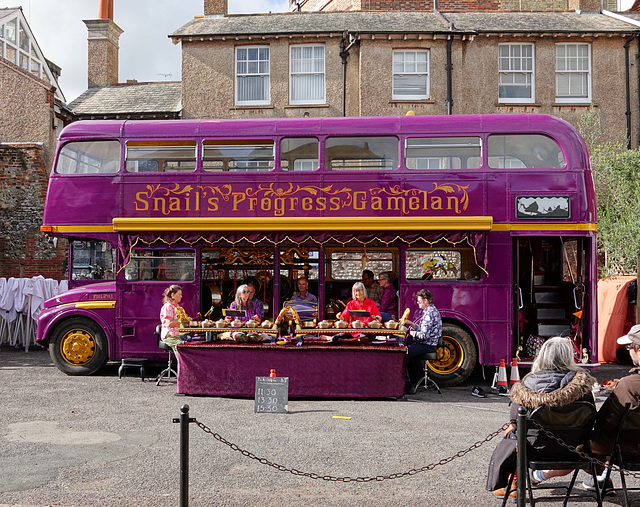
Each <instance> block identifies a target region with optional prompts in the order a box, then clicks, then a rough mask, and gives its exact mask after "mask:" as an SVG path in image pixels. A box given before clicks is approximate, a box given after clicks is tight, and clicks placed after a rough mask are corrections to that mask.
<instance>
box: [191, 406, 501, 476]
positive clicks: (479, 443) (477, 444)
mask: <svg viewBox="0 0 640 507" xmlns="http://www.w3.org/2000/svg"><path fill="white" fill-rule="evenodd" d="M193 422H195V424H196V425H197V426H198V427H199V428H200V429H201V430H202V431H204V432H205V433H209V434H210V435H211V436H213V438H215V439H216V440H218V441H219V442H221V443H223V444H224V445H227V446H229V448H231V449H232V450H234V451H237V452H239V453H241V454H242V455H243V456H246V457H247V458H251V459H254V460H256V461H257V462H258V463H261V464H262V465H267V466H270V467H273V468H275V469H276V470H280V471H281V472H290V473H292V474H293V475H300V476H302V477H308V478H309V479H321V480H323V481H333V482H371V481H384V480H387V479H398V478H400V477H406V476H408V475H416V474H418V473H420V472H426V471H428V470H433V469H434V468H436V467H438V466H442V465H446V464H447V463H450V462H452V461H453V460H454V459H457V458H461V457H463V456H464V455H465V454H467V453H469V452H471V451H473V450H475V449H478V448H479V447H481V446H483V445H484V444H486V443H487V442H489V441H491V440H493V439H494V438H495V437H496V436H498V435H500V434H501V433H503V432H504V431H505V430H506V429H507V428H508V427H509V426H510V424H511V423H506V424H504V425H502V427H501V428H499V429H497V430H496V431H494V432H493V433H490V434H489V435H487V436H486V437H485V438H484V439H482V440H478V441H477V442H475V443H474V444H472V445H471V446H470V447H468V448H467V449H464V450H462V451H458V452H457V453H456V454H454V455H453V456H449V457H448V458H444V459H441V460H440V461H438V462H437V463H431V464H429V465H425V466H423V467H421V468H412V469H411V470H407V471H406V472H399V473H395V474H389V475H377V476H375V477H356V478H353V477H334V476H332V475H319V474H316V473H313V472H302V471H300V470H297V469H295V468H288V467H286V466H284V465H280V464H278V463H274V462H272V461H269V460H268V459H266V458H260V457H258V456H256V455H255V454H253V453H252V452H250V451H246V450H244V449H241V448H240V447H238V446H237V445H236V444H234V443H231V442H229V441H228V440H227V439H225V438H224V437H222V436H220V435H219V434H218V433H215V432H214V431H212V430H211V429H210V428H208V427H207V426H205V425H204V424H202V423H201V422H200V421H198V420H196V419H193Z"/></svg>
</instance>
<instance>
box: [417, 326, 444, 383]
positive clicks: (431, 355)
mask: <svg viewBox="0 0 640 507" xmlns="http://www.w3.org/2000/svg"><path fill="white" fill-rule="evenodd" d="M443 346H444V342H443V339H442V336H440V339H439V340H438V345H437V348H436V350H435V352H427V353H426V354H422V355H421V356H417V357H416V359H415V360H416V361H420V362H421V363H422V368H423V370H424V376H423V377H422V378H421V379H420V381H419V382H418V385H417V386H416V388H418V387H420V386H421V385H423V384H424V388H425V389H429V387H433V388H434V389H435V390H436V391H438V394H442V391H440V387H439V386H438V384H436V381H435V380H433V379H432V378H431V377H430V376H429V363H428V362H429V361H437V360H438V357H442V351H441V349H442V347H443Z"/></svg>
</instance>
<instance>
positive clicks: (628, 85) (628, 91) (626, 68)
mask: <svg viewBox="0 0 640 507" xmlns="http://www.w3.org/2000/svg"><path fill="white" fill-rule="evenodd" d="M636 37H637V35H636V34H635V33H634V34H633V35H632V36H631V38H630V39H629V40H628V41H627V42H625V43H624V74H625V92H626V97H625V101H626V111H625V115H626V116H627V149H628V150H630V149H631V83H630V80H631V75H630V74H631V73H630V70H629V45H630V44H631V42H633V39H635V38H636Z"/></svg>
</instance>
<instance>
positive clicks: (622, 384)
mask: <svg viewBox="0 0 640 507" xmlns="http://www.w3.org/2000/svg"><path fill="white" fill-rule="evenodd" d="M618 343H619V344H620V345H624V346H626V348H627V350H628V351H629V355H630V356H631V360H632V361H633V364H634V368H632V369H631V370H630V371H631V373H632V374H631V375H627V376H626V377H624V378H622V379H620V380H619V381H618V383H617V384H616V387H615V388H614V389H613V391H611V394H610V395H609V397H608V398H607V400H606V401H605V402H604V403H603V405H602V407H600V410H599V411H598V415H597V417H596V422H595V425H594V428H593V432H592V434H591V452H592V453H593V454H594V455H595V457H596V458H598V459H599V460H600V461H605V460H608V459H610V457H611V452H612V451H613V443H614V439H615V437H616V433H617V432H618V426H619V425H620V422H621V421H622V418H623V416H624V415H625V414H626V413H627V412H628V411H630V410H637V409H638V407H640V375H638V373H639V371H640V324H636V325H635V326H633V327H632V328H631V329H630V330H629V333H628V334H626V335H624V336H621V337H620V338H618ZM634 445H635V446H636V448H635V449H634V450H633V451H631V449H629V446H627V445H625V448H624V452H625V454H626V455H629V456H634V457H635V454H638V455H640V446H638V443H637V442H634ZM598 472H599V473H601V472H603V470H602V467H600V469H599V470H598ZM592 482H593V479H592V478H591V477H590V478H589V479H587V481H585V483H584V486H585V487H586V488H587V489H593V488H594V485H593V484H592ZM598 482H599V486H600V488H602V486H603V485H604V476H601V477H598ZM610 488H611V489H612V484H608V485H607V489H610Z"/></svg>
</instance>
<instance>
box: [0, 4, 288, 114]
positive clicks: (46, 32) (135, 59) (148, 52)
mask: <svg viewBox="0 0 640 507" xmlns="http://www.w3.org/2000/svg"><path fill="white" fill-rule="evenodd" d="M99 4H100V1H99V0H0V7H18V6H20V5H21V6H22V10H23V12H24V15H25V17H26V18H27V21H28V23H29V26H30V27H31V31H32V32H33V35H34V37H35V39H36V41H37V42H38V45H39V46H40V49H41V50H42V52H43V53H44V56H45V58H47V59H49V60H51V61H52V62H53V63H55V64H56V65H58V66H60V67H62V76H61V78H60V81H59V84H60V88H61V89H62V93H64V96H65V98H66V99H67V103H68V102H71V101H72V100H73V99H75V98H76V97H78V95H80V94H81V93H82V92H84V91H85V90H86V89H87V27H86V26H85V24H84V23H83V22H82V20H83V19H96V18H97V17H98V7H99ZM288 7H289V1H288V0H229V13H230V14H248V13H257V12H287V11H288ZM203 13H204V0H115V1H114V8H113V17H114V21H115V22H116V24H117V25H118V26H119V27H120V28H122V29H123V30H124V33H123V34H122V35H121V36H120V72H119V80H120V82H125V81H126V80H127V79H137V80H138V81H162V80H168V81H179V80H180V45H179V44H178V45H174V44H173V43H172V42H171V40H170V39H169V38H168V37H167V36H168V35H169V34H170V33H172V32H174V31H176V30H177V29H178V28H180V27H181V26H182V25H184V24H185V23H186V22H187V21H189V20H191V19H193V17H194V16H201V15H202V14H203ZM167 74H170V76H169V75H167Z"/></svg>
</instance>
